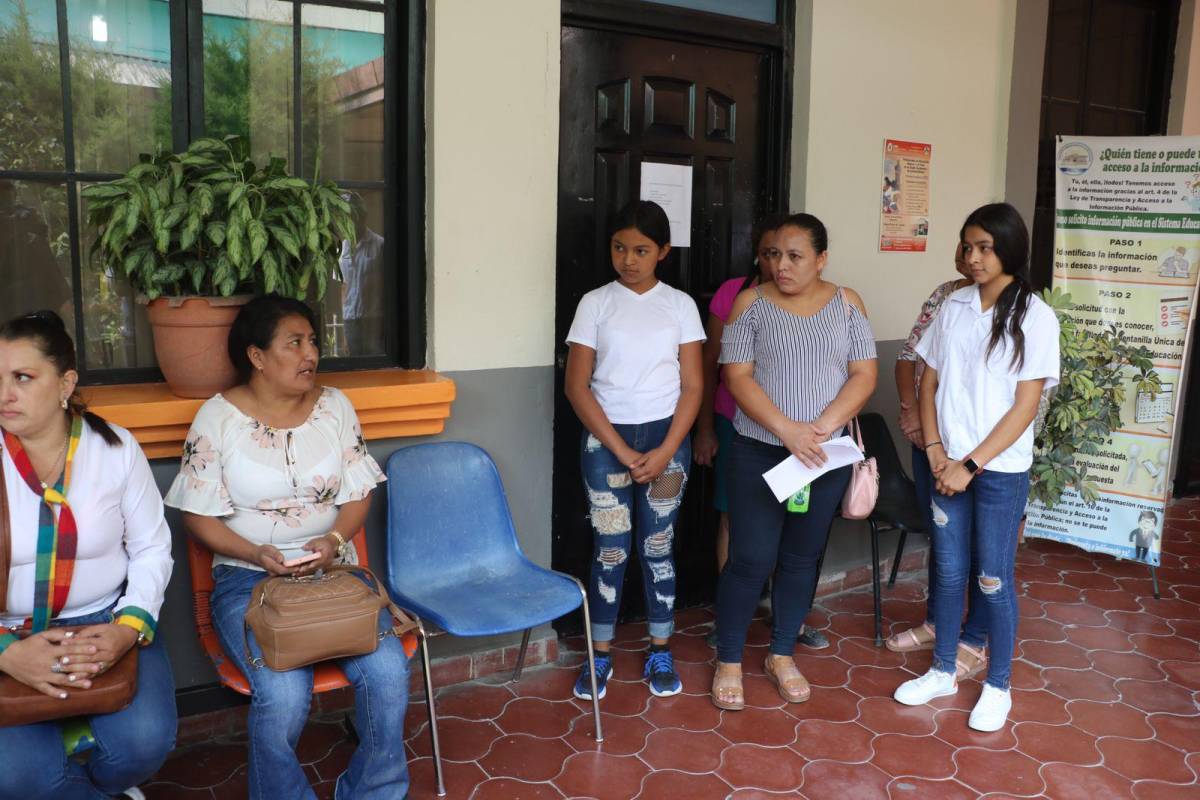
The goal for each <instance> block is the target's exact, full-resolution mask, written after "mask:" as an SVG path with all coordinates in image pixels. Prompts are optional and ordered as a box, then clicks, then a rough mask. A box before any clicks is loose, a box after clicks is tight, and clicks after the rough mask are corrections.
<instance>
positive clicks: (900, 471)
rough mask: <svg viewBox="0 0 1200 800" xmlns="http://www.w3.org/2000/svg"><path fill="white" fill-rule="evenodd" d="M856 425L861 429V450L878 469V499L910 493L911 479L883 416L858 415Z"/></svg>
mask: <svg viewBox="0 0 1200 800" xmlns="http://www.w3.org/2000/svg"><path fill="white" fill-rule="evenodd" d="M858 424H859V425H860V426H861V427H862V436H863V448H864V449H865V450H866V452H867V456H868V457H874V458H875V464H876V466H877V467H878V468H879V496H880V499H883V498H886V497H894V496H895V495H896V494H898V493H901V492H903V493H911V492H912V488H911V487H912V479H911V478H909V477H908V475H907V474H906V473H905V472H904V467H903V465H901V463H900V456H899V454H897V452H896V442H895V440H894V439H892V432H891V431H890V430H888V426H887V422H886V421H885V420H884V419H883V416H882V415H880V414H876V413H874V412H869V413H866V414H859V415H858Z"/></svg>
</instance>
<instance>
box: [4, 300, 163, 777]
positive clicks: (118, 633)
mask: <svg viewBox="0 0 1200 800" xmlns="http://www.w3.org/2000/svg"><path fill="white" fill-rule="evenodd" d="M78 379H79V375H78V373H77V372H76V371H75V346H74V345H73V344H72V342H71V338H70V337H69V336H68V335H67V332H66V329H65V327H64V326H63V322H62V320H61V319H60V318H59V317H58V315H57V314H55V313H54V312H53V311H40V312H38V313H36V314H30V315H28V316H24V317H18V318H17V319H14V320H10V321H9V322H7V323H5V324H4V325H3V326H0V428H3V436H4V453H3V455H2V456H0V458H2V459H3V468H4V476H3V480H4V487H5V491H6V492H7V495H8V517H9V518H8V520H5V524H7V525H9V528H10V531H11V552H10V553H9V556H10V559H9V570H8V575H7V578H8V591H7V593H6V596H4V597H0V625H3V629H2V630H0V672H3V673H5V674H7V675H9V676H10V677H12V678H15V679H16V680H18V681H20V682H21V683H23V684H25V685H27V686H30V687H33V688H34V689H37V690H38V691H40V692H42V693H44V694H47V695H49V696H51V697H57V698H63V699H66V698H67V697H68V696H69V693H70V692H71V691H72V690H74V689H76V688H83V689H87V688H90V686H91V679H92V678H94V677H96V676H97V675H99V674H101V673H103V672H105V671H107V670H108V669H110V668H111V667H112V665H113V664H114V663H116V662H117V661H118V660H119V659H120V658H121V657H122V656H124V655H125V653H126V652H128V650H129V649H130V648H131V647H133V646H135V645H136V644H141V645H144V646H145V647H144V649H143V650H142V651H141V652H140V653H139V656H138V673H137V674H138V680H137V694H136V695H135V696H134V699H133V702H132V703H131V704H130V705H129V706H128V707H126V708H125V709H123V710H121V711H118V712H115V713H112V714H98V715H95V716H93V717H91V718H90V719H89V723H90V727H91V732H92V737H93V738H94V739H95V741H96V744H97V747H96V748H95V750H94V752H93V753H92V754H91V757H90V758H89V759H88V762H87V763H86V764H80V763H77V762H75V761H72V760H70V759H68V758H67V757H66V753H65V752H64V744H63V733H62V728H61V726H60V724H59V722H57V721H50V722H41V723H35V724H31V725H21V726H16V727H9V728H0V797H27V798H35V797H53V798H56V799H67V800H69V799H70V798H94V797H100V796H107V795H113V794H120V793H122V792H125V793H126V796H129V797H140V796H141V795H140V793H138V792H137V790H136V789H130V788H129V787H135V786H137V784H139V783H142V782H143V781H145V780H147V779H148V778H149V777H150V776H151V775H153V774H154V773H155V772H156V771H157V770H158V768H159V767H160V766H161V765H162V763H163V761H164V760H165V759H166V757H167V754H168V753H169V752H170V751H171V749H172V748H173V747H174V744H175V721H176V720H175V684H174V681H173V679H172V677H171V665H170V662H169V661H168V660H167V653H166V650H165V649H164V648H163V645H162V641H161V638H160V637H156V636H155V635H154V634H155V626H156V622H157V619H158V612H159V609H160V608H161V607H162V602H163V593H164V592H165V591H166V588H167V581H168V579H170V577H171V566H172V561H171V532H170V530H169V529H168V528H167V523H166V521H165V520H164V519H163V504H162V498H161V497H160V496H159V494H158V488H157V487H156V486H155V484H154V478H153V476H152V475H151V474H150V465H149V464H148V463H147V461H146V456H145V455H144V454H143V453H142V450H141V448H139V447H138V445H137V442H136V441H134V439H133V437H132V436H131V435H130V434H129V432H128V431H126V430H124V429H123V428H118V427H117V426H115V425H109V424H108V423H106V422H105V421H104V420H102V419H100V418H99V417H97V416H96V415H95V414H91V413H89V412H88V411H87V410H86V408H85V407H84V405H83V403H82V402H81V401H80V400H79V398H78V396H77V395H76V394H75V383H76V381H77V380H78ZM62 625H86V626H89V627H86V628H84V629H83V630H81V631H78V632H77V633H76V634H74V636H71V637H69V636H68V635H67V634H66V633H65V632H64V631H62V630H61V629H60V626H62ZM22 630H24V631H27V632H29V633H30V635H29V636H28V637H27V638H18V635H17V633H18V632H19V631H22Z"/></svg>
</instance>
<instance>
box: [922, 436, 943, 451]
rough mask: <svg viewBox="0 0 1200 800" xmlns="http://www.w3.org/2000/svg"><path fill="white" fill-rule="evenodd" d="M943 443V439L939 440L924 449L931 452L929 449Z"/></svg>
mask: <svg viewBox="0 0 1200 800" xmlns="http://www.w3.org/2000/svg"><path fill="white" fill-rule="evenodd" d="M941 443H942V441H941V439H939V440H937V441H936V442H930V443H929V444H927V445H925V447H924V449H925V450H929V448H931V447H933V446H934V445H935V444H941Z"/></svg>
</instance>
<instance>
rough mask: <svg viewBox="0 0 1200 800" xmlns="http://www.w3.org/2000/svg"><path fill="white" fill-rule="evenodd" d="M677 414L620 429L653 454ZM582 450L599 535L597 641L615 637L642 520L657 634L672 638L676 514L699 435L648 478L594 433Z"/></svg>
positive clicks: (594, 586) (645, 576)
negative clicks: (636, 474)
mask: <svg viewBox="0 0 1200 800" xmlns="http://www.w3.org/2000/svg"><path fill="white" fill-rule="evenodd" d="M671 419H672V418H671V417H667V418H666V419H660V420H655V421H654V422H643V423H639V424H636V425H613V427H614V428H615V429H616V431H617V434H618V435H620V437H621V438H622V439H624V440H625V443H626V444H628V445H629V446H630V447H632V448H633V449H634V450H637V451H638V452H639V453H645V452H647V451H649V450H652V449H654V448H655V447H658V446H659V445H660V444H662V442H663V440H664V439H665V438H666V436H667V431H668V430H669V429H670V428H671ZM580 453H581V455H580V462H581V464H582V466H583V484H584V489H585V490H586V491H587V496H588V516H589V518H590V519H591V522H592V531H593V534H594V540H595V549H594V550H593V551H592V575H591V580H590V581H589V583H588V605H589V606H590V608H591V614H592V640H593V641H597V642H609V641H612V638H613V630H614V628H615V627H616V624H617V612H618V611H619V610H620V608H621V586H622V585H623V583H624V581H625V565H626V564H628V563H629V557H630V547H631V545H632V543H633V541H634V528H635V525H634V523H635V522H636V531H637V548H638V560H639V562H640V564H641V568H642V586H643V589H644V591H645V593H646V618H647V621H648V622H649V627H650V636H651V637H653V638H656V639H666V638H667V637H669V636H670V635H671V632H672V631H673V630H674V627H675V555H674V550H675V518H676V517H677V516H678V514H679V504H680V501H681V500H682V499H683V490H684V487H685V486H686V485H687V477H688V467H689V466H690V464H691V462H692V444H691V441H690V440H689V439H688V438H684V440H683V444H681V445H680V446H679V449H678V450H676V451H675V454H674V455H673V456H671V460H670V461H669V462H668V463H667V468H666V469H665V470H664V471H663V474H662V475H661V476H660V477H659V478H658V479H657V480H654V481H651V482H650V483H646V484H639V483H634V481H633V477H632V476H631V475H630V474H629V470H628V469H626V468H625V466H624V465H623V464H622V463H621V462H620V461H618V460H617V457H616V456H614V455H613V454H612V453H611V452H610V451H609V450H608V448H607V447H605V446H604V445H602V444H601V443H600V440H599V439H597V438H596V437H594V436H592V435H591V434H589V433H588V432H587V431H584V434H583V443H582V445H581V447H580Z"/></svg>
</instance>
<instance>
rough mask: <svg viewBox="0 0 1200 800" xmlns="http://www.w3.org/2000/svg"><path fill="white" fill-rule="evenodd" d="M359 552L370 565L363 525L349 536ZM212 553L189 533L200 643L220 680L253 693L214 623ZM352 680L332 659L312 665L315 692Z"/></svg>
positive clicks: (410, 643)
mask: <svg viewBox="0 0 1200 800" xmlns="http://www.w3.org/2000/svg"><path fill="white" fill-rule="evenodd" d="M350 541H351V542H352V543H353V544H354V549H355V551H356V552H357V553H358V563H359V564H361V565H362V566H364V567H365V566H367V541H366V534H365V532H364V531H363V530H362V529H360V530H359V531H358V533H356V534H354V538H353V539H351V540H350ZM212 562H213V554H212V551H211V550H209V549H208V548H207V547H205V546H204V545H202V544H200V542H198V541H196V538H195V537H193V536H189V537H188V566H189V567H190V568H191V572H192V611H193V613H194V614H195V617H196V632H197V634H198V635H199V637H200V646H201V647H202V648H204V652H205V653H206V654H207V655H208V657H209V659H211V660H212V663H213V666H214V667H216V670H217V677H218V678H220V680H221V683H222V684H223V685H225V686H228V687H229V688H230V689H233V690H234V691H235V692H238V693H240V694H244V695H249V694H250V683H249V681H247V680H246V676H245V675H243V674H242V671H241V670H240V669H238V667H237V665H236V664H235V663H234V662H232V661H231V660H230V659H229V657H228V656H227V655H226V654H225V650H224V649H223V648H222V647H221V640H220V639H218V638H217V631H216V629H215V628H214V627H213V624H212V608H211V606H210V605H209V599H210V598H211V596H212V591H213V579H212ZM403 641H404V649H405V651H407V652H408V654H409V655H410V656H411V655H412V653H413V652H415V650H416V637H415V636H413V634H411V633H408V634H405V636H404V639H403ZM349 685H350V681H348V680H346V676H345V675H344V674H343V673H342V670H341V668H340V667H339V666H338V665H337V664H335V663H333V662H331V661H330V662H322V663H320V664H317V665H316V666H315V667H314V668H313V694H320V693H322V692H331V691H333V690H334V689H341V688H342V687H345V686H349Z"/></svg>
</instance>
